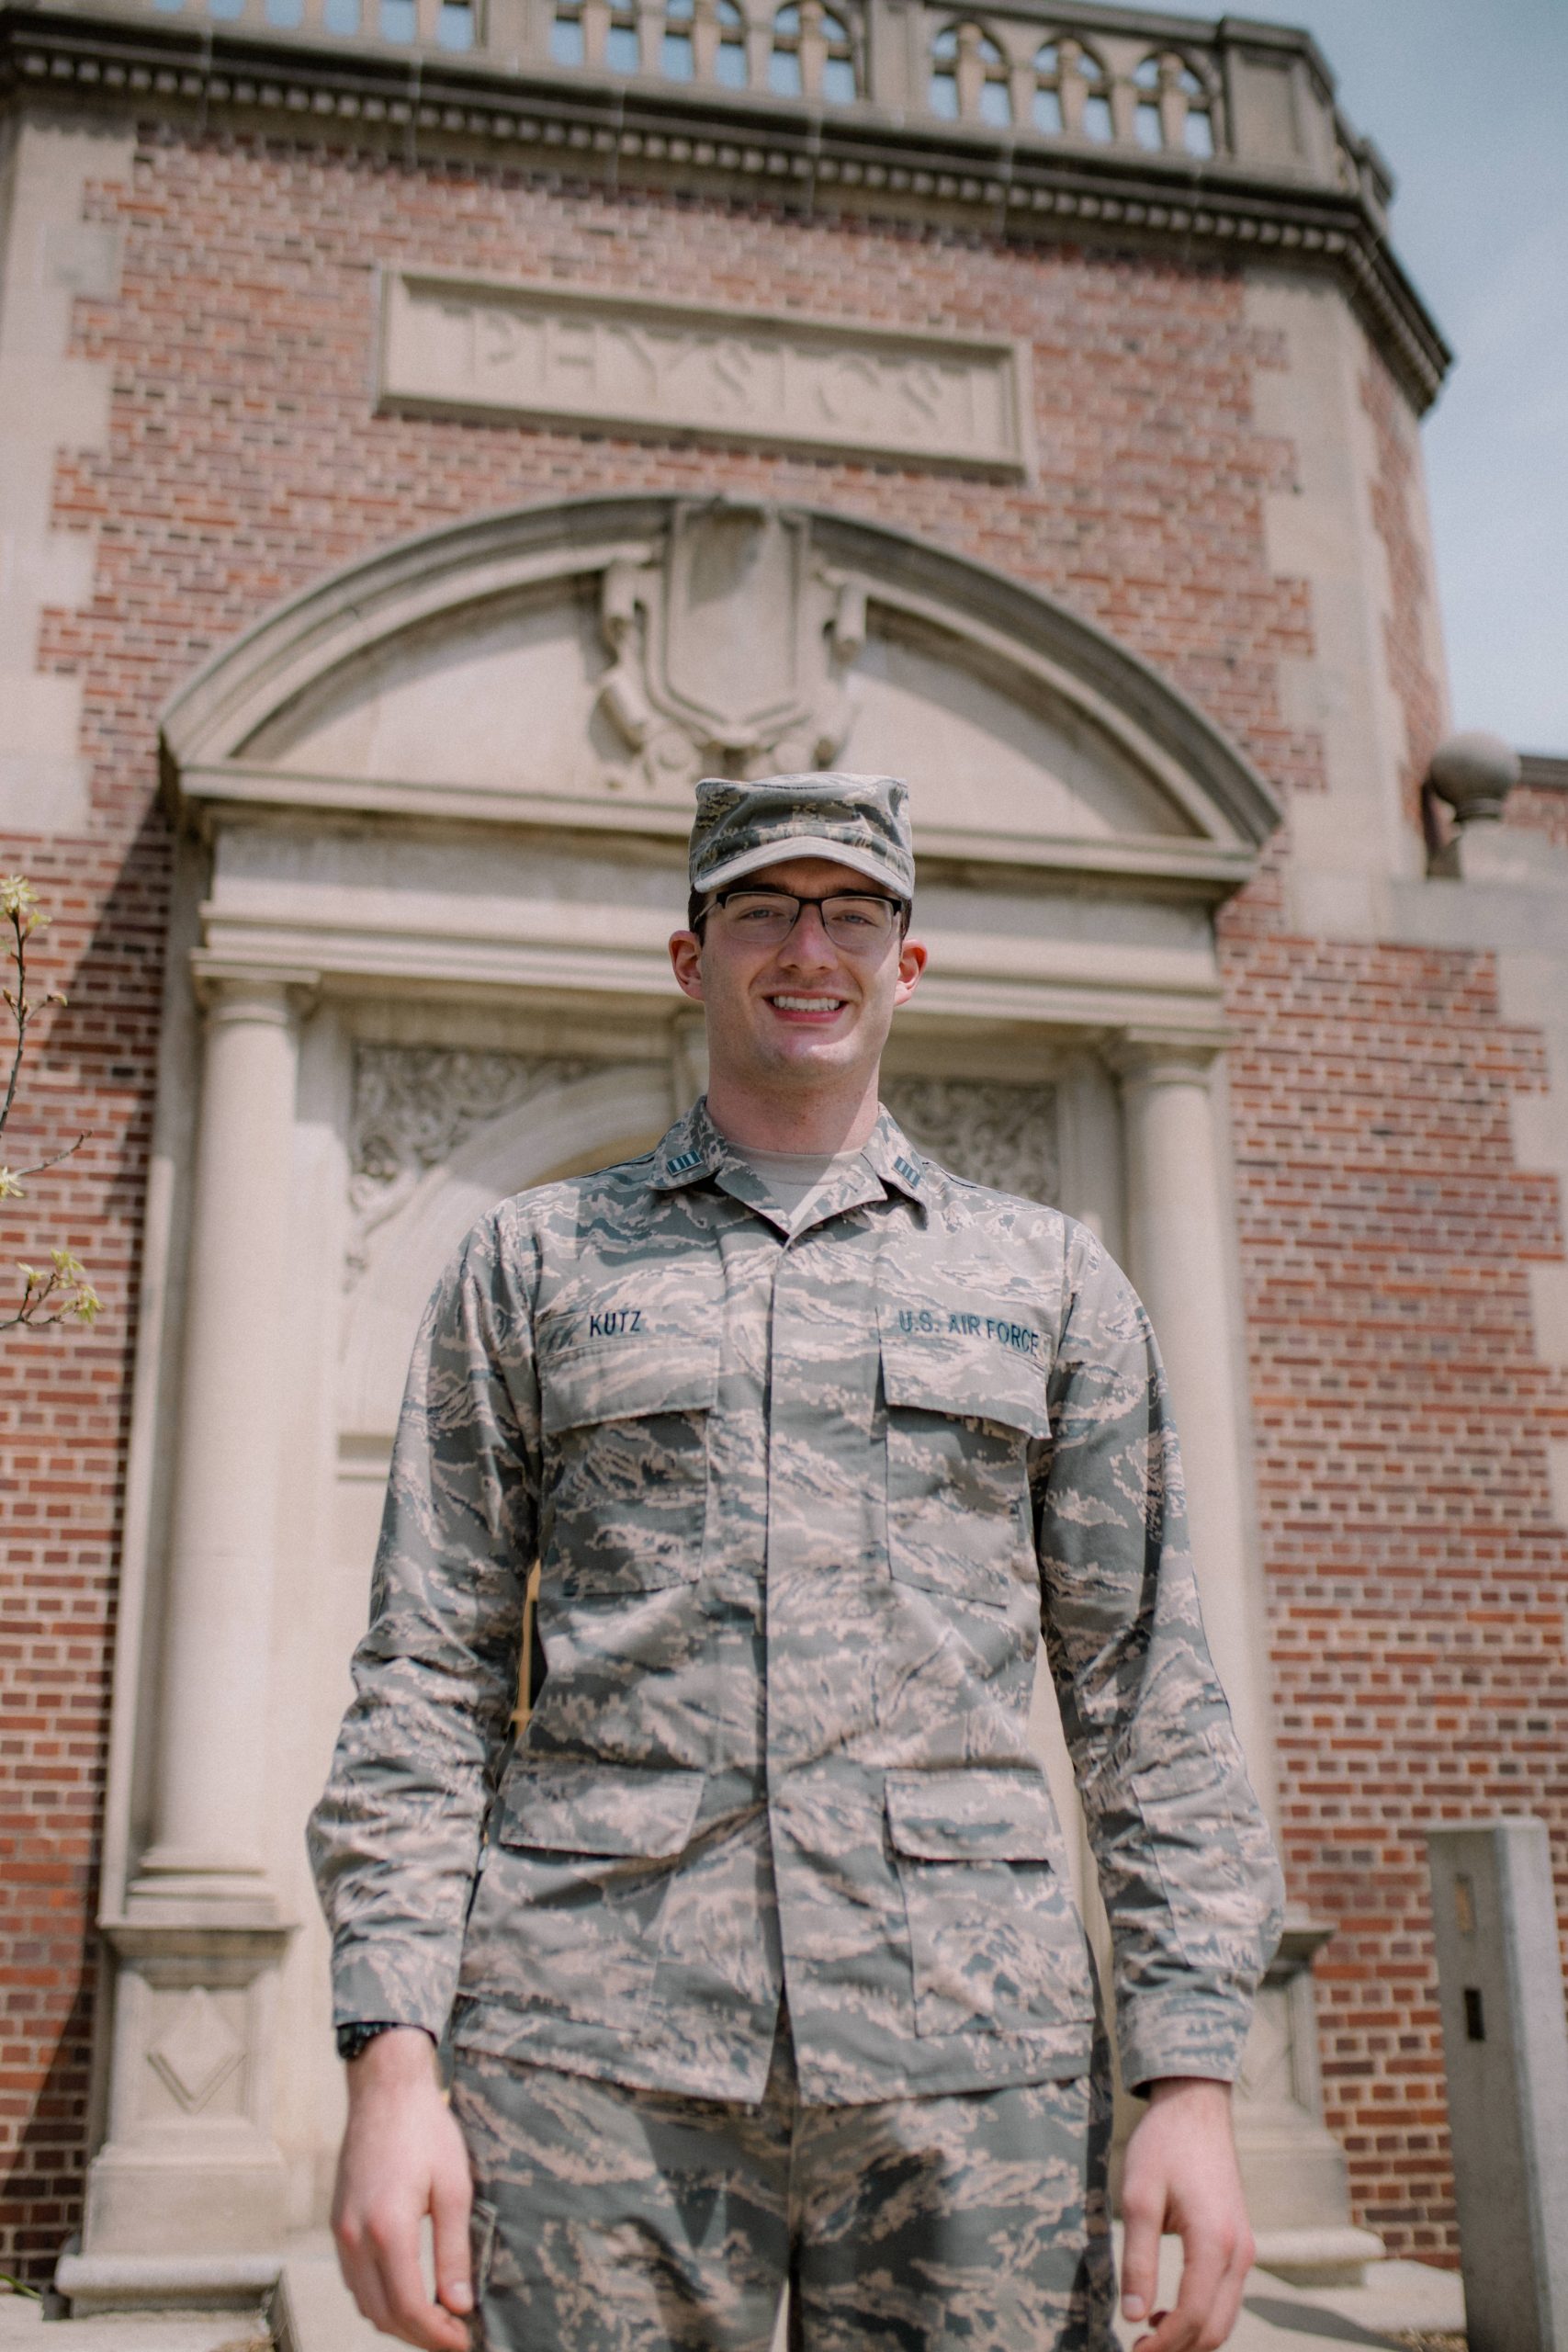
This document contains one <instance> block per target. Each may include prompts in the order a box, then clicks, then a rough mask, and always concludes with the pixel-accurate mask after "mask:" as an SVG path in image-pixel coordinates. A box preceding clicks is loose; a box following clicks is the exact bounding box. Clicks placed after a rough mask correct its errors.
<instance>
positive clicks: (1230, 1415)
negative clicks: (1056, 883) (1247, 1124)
mask: <svg viewBox="0 0 1568 2352" xmlns="http://www.w3.org/2000/svg"><path fill="white" fill-rule="evenodd" d="M1220 1048H1221V1041H1219V1040H1216V1039H1214V1038H1213V1037H1202V1036H1196V1037H1194V1036H1188V1037H1182V1036H1179V1035H1177V1036H1162V1035H1139V1034H1136V1033H1134V1034H1131V1035H1126V1036H1124V1037H1123V1038H1122V1040H1121V1041H1120V1043H1119V1046H1118V1048H1117V1050H1116V1052H1115V1055H1114V1062H1115V1067H1116V1069H1117V1070H1118V1072H1119V1074H1120V1077H1121V1081H1122V1114H1123V1121H1124V1126H1125V1141H1126V1251H1127V1270H1128V1272H1129V1273H1130V1274H1131V1275H1132V1278H1133V1280H1134V1283H1136V1285H1137V1287H1138V1290H1139V1292H1140V1294H1141V1295H1142V1297H1143V1300H1144V1304H1145V1306H1146V1307H1147V1308H1148V1311H1149V1317H1150V1319H1151V1321H1152V1322H1153V1324H1154V1328H1155V1335H1156V1339H1157V1340H1158V1341H1159V1347H1160V1352H1161V1355H1162V1356H1163V1357H1164V1360H1165V1364H1166V1369H1167V1372H1168V1375H1169V1380H1170V1393H1171V1401H1172V1404H1173V1406H1174V1408H1175V1414H1176V1424H1177V1428H1178V1430H1179V1434H1180V1440H1181V1457H1182V1464H1183V1467H1184V1469H1185V1472H1186V1477H1187V1488H1188V1511H1189V1521H1190V1531H1191V1540H1192V1555H1193V1561H1194V1565H1195V1566H1196V1570H1197V1577H1198V1588H1199V1592H1200V1596H1201V1600H1202V1606H1203V1623H1204V1627H1205V1630H1206V1632H1207V1634H1208V1637H1209V1647H1210V1650H1211V1652H1212V1654H1213V1660H1214V1664H1215V1666H1216V1668H1218V1670H1219V1674H1220V1679H1221V1680H1222V1681H1223V1683H1224V1687H1225V1693H1226V1696H1227V1697H1228V1699H1229V1701H1230V1703H1231V1712H1232V1713H1233V1715H1234V1717H1235V1727H1236V1732H1237V1736H1238V1737H1239V1738H1240V1740H1241V1744H1242V1747H1243V1750H1244V1752H1245V1754H1246V1757H1247V1769H1248V1770H1249V1772H1250V1774H1251V1777H1252V1782H1253V1786H1254V1787H1255V1789H1256V1790H1257V1792H1258V1800H1259V1802H1260V1803H1261V1804H1262V1805H1263V1807H1264V1810H1265V1812H1266V1813H1267V1814H1268V1815H1269V1818H1270V1820H1272V1821H1273V1822H1275V1824H1276V1825H1277V1824H1278V1820H1279V1778H1278V1769H1277V1764H1276V1758H1275V1752H1274V1738H1273V1730H1272V1720H1271V1711H1270V1710H1271V1701H1270V1690H1269V1650H1268V1641H1267V1635H1266V1630H1265V1620H1264V1609H1263V1595H1262V1592H1261V1589H1260V1584H1259V1570H1258V1567H1257V1566H1256V1565H1255V1561H1254V1540H1255V1539H1254V1533H1253V1509H1252V1501H1251V1489H1250V1480H1249V1476H1248V1465H1247V1412H1246V1403H1245V1400H1246V1393H1247V1391H1246V1371H1245V1355H1244V1351H1243V1341H1242V1318H1241V1311H1240V1302H1239V1299H1238V1297H1237V1292H1236V1281H1237V1276H1236V1268H1235V1236H1234V1230H1233V1225H1234V1212H1233V1209H1232V1206H1231V1200H1230V1191H1229V1185H1228V1183H1227V1182H1226V1178H1225V1161H1224V1156H1223V1155H1224V1149H1225V1148H1226V1147H1225V1145H1224V1142H1223V1141H1222V1138H1221V1135H1220V1131H1219V1119H1218V1112H1217V1107H1216V1103H1215V1090H1214V1080H1215V1076H1216V1073H1217V1069H1218V1057H1219V1053H1220ZM1327 1933H1328V1930H1327V1929H1326V1928H1323V1927H1320V1926H1317V1925H1314V1923H1313V1922H1312V1921H1311V1920H1309V1919H1307V1918H1306V1917H1303V1916H1301V1915H1299V1914H1294V1913H1292V1916H1291V1917H1290V1918H1289V1919H1288V1921H1287V1924H1286V1928H1285V1935H1284V1939H1283V1941H1282V1943H1281V1945H1280V1953H1279V1956H1278V1958H1277V1960H1276V1961H1275V1963H1274V1965H1273V1967H1272V1968H1271V1969H1270V1970H1269V1977H1268V1980H1267V1982H1266V1984H1265V1985H1264V1987H1263V1989H1262V1991H1261V1992H1260V1993H1259V1996H1258V2009H1257V2015H1256V2019H1255V2022H1254V2026H1253V2031H1252V2036H1251V2039H1250V2041H1248V2044H1247V2056H1246V2060H1245V2063H1244V2066H1243V2071H1242V2077H1241V2081H1240V2083H1239V2084H1238V2086H1237V2093H1238V2095H1237V2102H1236V2142H1237V2146H1238V2148H1239V2151H1240V2154H1241V2163H1242V2175H1243V2178H1244V2179H1245V2181H1246V2184H1247V2203H1248V2209H1249V2211H1250V2214H1251V2219H1252V2225H1253V2229H1254V2232H1255V2233H1256V2234H1257V2237H1258V2260H1259V2262H1260V2263H1261V2264H1262V2265H1263V2266H1264V2267H1267V2268H1269V2269H1273V2270H1275V2271H1277V2272H1278V2273H1280V2275H1282V2276H1286V2277H1291V2278H1298V2279H1302V2280H1308V2281H1318V2282H1322V2283H1330V2282H1339V2281H1346V2280H1350V2281H1354V2280H1359V2278H1360V2277H1361V2275H1362V2268H1363V2266H1364V2265H1365V2264H1366V2263H1367V2262H1368V2261H1369V2260H1375V2259H1376V2258H1377V2257H1378V2256H1381V2254H1382V2245H1381V2242H1380V2241H1379V2240H1378V2239H1377V2238H1376V2237H1374V2236H1373V2235H1372V2234H1371V2232H1369V2231H1365V2230H1358V2229H1355V2228H1352V2227H1351V2225H1350V2222H1349V2188H1348V2175H1347V2170H1346V2165H1345V2157H1344V2154H1343V2151H1342V2150H1341V2149H1340V2147H1339V2146H1338V2143H1337V2142H1336V2141H1335V2140H1334V2138H1333V2137H1332V2135H1331V2134H1330V2133H1329V2132H1328V2131H1327V2130H1326V2129H1325V2126H1324V2123H1323V2120H1322V2092H1321V2087H1320V2085H1319V2079H1318V2066H1317V2049H1316V2041H1317V2032H1316V2019H1315V2014H1314V2004H1313V1994H1312V1973H1311V1969H1312V1956H1313V1954H1314V1951H1316V1949H1317V1948H1318V1946H1319V1945H1320V1944H1322V1943H1323V1942H1324V1941H1325V1938H1326V1936H1327Z"/></svg>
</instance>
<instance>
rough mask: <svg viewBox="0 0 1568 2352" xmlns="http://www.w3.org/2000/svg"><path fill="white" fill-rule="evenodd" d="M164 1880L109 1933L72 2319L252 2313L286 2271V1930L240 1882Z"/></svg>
mask: <svg viewBox="0 0 1568 2352" xmlns="http://www.w3.org/2000/svg"><path fill="white" fill-rule="evenodd" d="M104 1932H105V1935H106V1937H107V1939H108V1942H109V1944H110V1946H111V1947H112V1949H113V1951H114V1952H115V1955H116V1959H117V1963H118V1965H117V1970H116V1977H115V1996H114V2057H113V2064H112V2070H111V2075H110V2085H109V2119H108V2121H109V2128H108V2137H107V2142H106V2144H105V2145H104V2147H103V2148H102V2149H101V2150H100V2152H99V2154H97V2155H96V2157H95V2158H94V2159H93V2162H92V2164H91V2165H89V2167H88V2171H87V2200H86V2211H85V2217H84V2224H83V2232H82V2243H81V2245H80V2246H79V2247H76V2248H73V2249H72V2250H70V2251H69V2252H68V2253H67V2254H65V2255H64V2256H62V2260H61V2266H60V2270H59V2273H58V2285H59V2290H60V2292H61V2293H62V2295H64V2296H65V2297H67V2298H68V2300H69V2301H70V2302H71V2303H72V2305H73V2308H75V2309H80V2310H108V2309H111V2308H113V2309H125V2308H127V2307H128V2305H129V2304H135V2305H138V2306H140V2307H142V2308H153V2307H157V2306H159V2305H161V2304H167V2305H169V2306H170V2307H175V2306H178V2305H181V2304H184V2305H186V2307H190V2306H191V2305H193V2304H199V2303H201V2302H202V2301H208V2302H209V2303H210V2302H211V2301H214V2299H216V2300H217V2301H219V2302H220V2303H229V2302H234V2303H238V2304H243V2303H246V2302H253V2303H254V2301H255V2300H256V2298H257V2295H258V2294H259V2293H260V2292H261V2291H262V2290H263V2289H264V2288H265V2287H268V2286H270V2285H271V2284H272V2283H273V2282H274V2281H276V2278H277V2275H278V2273H279V2271H280V2269H281V2268H282V2262H283V2241H284V2232H285V2227H286V2222H287V2211H288V2202H287V2189H288V2177H287V2172H286V2168H285V2165H284V2162H283V2158H282V2155H281V2154H280V2153H279V2151H278V2149H277V2147H276V2144H275V2143H274V2141H273V2137H272V2131H271V2115H270V2110H271V2088H272V2075H273V2064H274V2060H273V2047H272V2043H273V2026H272V2020H273V2008H274V1995H275V1992H276V1982H277V1971H278V1966H279V1963H280V1962H281V1961H282V1958H283V1954H284V1951H285V1950H286V1949H287V1946H288V1939H289V1937H290V1936H291V1935H292V1933H293V1928H292V1927H291V1926H289V1925H288V1924H285V1923H284V1922H283V1921H282V1920H280V1918H279V1917H278V1907H277V1904H276V1899H275V1898H274V1897H273V1896H272V1895H271V1894H270V1893H269V1892H268V1890H267V1889H266V1888H265V1884H259V1885H258V1884H257V1883H254V1881H251V1880H250V1878H249V1874H248V1873H247V1874H246V1883H243V1884H242V1886H241V1887H240V1888H238V1889H233V1890H231V1899H229V1900H225V1899H222V1898H221V1897H220V1894H219V1891H218V1890H217V1889H215V1888H213V1887H211V1886H209V1884H207V1883H202V1882H200V1881H198V1882H197V1884H196V1885H195V1886H189V1885H187V1886H186V1887H184V1888H182V1887H181V1885H180V1883H179V1882H178V1881H177V1880H176V1879H175V1878H174V1877H173V1876H171V1878H170V1879H168V1880H167V1881H164V1883H161V1885H160V1887H159V1891H158V1895H157V1897H156V1899H154V1900H150V1901H145V1902H143V1901H137V1900H132V1901H130V1903H128V1905H127V1907H126V1911H125V1913H124V1915H123V1916H122V1917H118V1918H113V1919H108V1920H106V1921H105V1922H104Z"/></svg>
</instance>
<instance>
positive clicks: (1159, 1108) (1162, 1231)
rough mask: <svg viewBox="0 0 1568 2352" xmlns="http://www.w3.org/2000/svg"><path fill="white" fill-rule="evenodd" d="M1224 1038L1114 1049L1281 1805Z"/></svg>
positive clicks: (1255, 1729) (1248, 1685)
mask: <svg viewBox="0 0 1568 2352" xmlns="http://www.w3.org/2000/svg"><path fill="white" fill-rule="evenodd" d="M1218 1051H1219V1048H1218V1046H1217V1044H1216V1043H1214V1042H1213V1041H1210V1040H1207V1039H1205V1040H1202V1041H1190V1040H1189V1041H1181V1040H1176V1041H1167V1040H1164V1039H1147V1038H1140V1037H1137V1036H1133V1037H1129V1038H1127V1039H1126V1040H1124V1041H1123V1043H1122V1047H1121V1050H1120V1052H1119V1053H1118V1055H1117V1057H1116V1060H1117V1067H1118V1069H1119V1072H1120V1075H1121V1080H1122V1112H1123V1117H1124V1120H1125V1126H1126V1187H1127V1201H1126V1217H1127V1225H1126V1237H1127V1271H1128V1272H1129V1273H1130V1274H1131V1275H1132V1278H1133V1280H1134V1283H1136V1285H1137V1287H1138V1290H1139V1292H1140V1294H1141V1295H1142V1297H1143V1301H1144V1304H1145V1306H1146V1307H1147V1308H1148V1310H1149V1317H1150V1320H1151V1321H1152V1322H1153V1324H1154V1327H1155V1336H1156V1339H1157V1340H1158V1341H1159V1347H1160V1353H1161V1355H1162V1356H1163V1357H1164V1359H1165V1365H1166V1370H1167V1372H1168V1374H1169V1379H1170V1393H1171V1400H1172V1403H1173V1405H1174V1408H1175V1412H1176V1425H1177V1429H1178V1430H1179V1433H1180V1439H1181V1459H1182V1464H1183V1467H1184V1469H1185V1471H1186V1474H1187V1487H1188V1507H1189V1512H1190V1522H1191V1535H1192V1557H1193V1561H1194V1563H1195V1565H1196V1567H1197V1572H1198V1589H1199V1593H1200V1595H1201V1600H1202V1604H1203V1623H1204V1628H1205V1630H1206V1632H1207V1634H1208V1636H1209V1647H1210V1650H1211V1651H1212V1652H1213V1659H1214V1664H1215V1666H1216V1667H1217V1668H1219V1674H1220V1679H1221V1681H1222V1682H1223V1683H1224V1687H1225V1695H1226V1697H1227V1698H1228V1699H1229V1701H1230V1703H1231V1713H1232V1714H1233V1715H1234V1716H1235V1727H1236V1732H1237V1736H1239V1738H1240V1740H1241V1744H1242V1747H1243V1750H1244V1751H1245V1753H1246V1756H1247V1767H1248V1770H1250V1772H1251V1774H1252V1781H1253V1786H1254V1787H1255V1788H1256V1790H1257V1791H1258V1797H1259V1799H1260V1801H1261V1802H1262V1804H1264V1806H1265V1807H1266V1808H1267V1809H1268V1811H1269V1815H1270V1816H1271V1817H1272V1816H1273V1815H1275V1812H1276V1809H1277V1802H1278V1800H1277V1796H1276V1789H1277V1773H1276V1769H1275V1761H1274V1740H1273V1733H1272V1729H1271V1727H1270V1722H1269V1653H1268V1644H1267V1639H1266V1636H1265V1633H1264V1626H1263V1609H1262V1598H1261V1595H1260V1594H1259V1593H1258V1589H1257V1585H1256V1578H1255V1575H1254V1571H1253V1567H1252V1564H1251V1561H1250V1559H1249V1557H1248V1554H1249V1550H1250V1545H1249V1543H1248V1536H1249V1532H1250V1530H1249V1520H1250V1516H1251V1514H1250V1510H1249V1509H1248V1504H1247V1464H1246V1462H1245V1460H1244V1456H1243V1451H1242V1430H1243V1396H1244V1393H1245V1392H1244V1388H1243V1375H1242V1368H1241V1364H1240V1362H1239V1361H1238V1351H1237V1347H1236V1340H1237V1336H1238V1335H1237V1332H1236V1329H1235V1322H1236V1318H1235V1308H1234V1303H1233V1302H1234V1287H1233V1284H1234V1275H1233V1244H1232V1238H1231V1232H1230V1224H1231V1217H1230V1208H1229V1203H1228V1200H1227V1197H1226V1193H1225V1188H1224V1185H1223V1183H1222V1182H1221V1174H1220V1156H1219V1138H1218V1136H1217V1133H1216V1130H1215V1120H1214V1107H1213V1101H1212V1099H1211V1080H1212V1078H1213V1070H1214V1066H1215V1061H1216V1057H1217V1054H1218Z"/></svg>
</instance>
